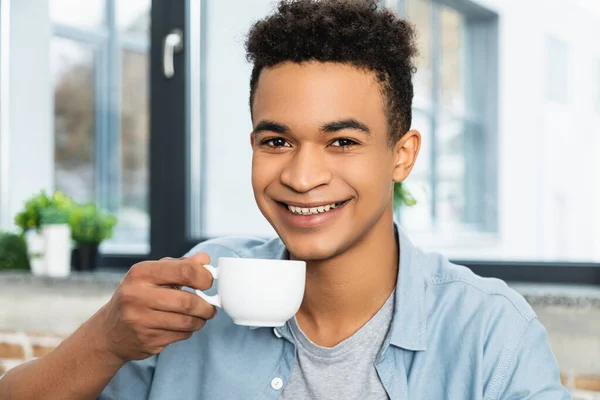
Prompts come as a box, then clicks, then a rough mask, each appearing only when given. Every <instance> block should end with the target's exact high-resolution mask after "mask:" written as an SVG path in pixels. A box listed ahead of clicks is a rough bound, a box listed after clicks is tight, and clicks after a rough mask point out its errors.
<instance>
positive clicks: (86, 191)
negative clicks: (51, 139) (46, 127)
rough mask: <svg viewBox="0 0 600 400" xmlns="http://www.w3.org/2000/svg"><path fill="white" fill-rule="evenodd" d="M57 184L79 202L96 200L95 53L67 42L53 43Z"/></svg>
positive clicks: (57, 186)
mask: <svg viewBox="0 0 600 400" xmlns="http://www.w3.org/2000/svg"><path fill="white" fill-rule="evenodd" d="M51 55H52V58H51V67H52V76H53V82H54V132H55V153H54V154H55V185H56V188H57V189H60V190H63V191H64V192H66V193H69V194H70V195H71V196H73V198H75V199H76V200H77V201H84V202H88V201H92V200H94V199H95V185H94V182H95V175H94V174H95V167H94V158H95V157H94V148H95V146H94V141H95V137H96V135H95V121H96V118H95V107H96V105H95V101H94V98H95V79H94V72H95V68H94V51H93V49H92V48H90V47H89V46H86V45H84V44H80V43H77V42H74V41H72V40H68V39H61V38H54V39H52V44H51Z"/></svg>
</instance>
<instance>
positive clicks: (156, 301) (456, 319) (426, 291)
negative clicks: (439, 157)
mask: <svg viewBox="0 0 600 400" xmlns="http://www.w3.org/2000/svg"><path fill="white" fill-rule="evenodd" d="M247 51H248V58H249V60H250V61H251V62H252V63H253V64H254V69H253V72H252V77H251V82H250V109H251V113H252V122H253V127H254V129H253V131H252V133H251V135H250V142H251V145H252V149H253V161H252V185H253V188H254V195H255V198H256V202H257V204H258V206H259V208H260V210H261V211H262V213H263V214H264V216H265V217H266V218H267V220H268V221H269V222H270V223H271V225H272V226H273V227H274V228H275V230H276V231H277V234H278V238H277V239H274V240H270V241H261V240H254V239H241V238H223V239H217V240H211V241H208V242H205V243H202V244H200V245H198V246H197V247H196V248H195V249H193V250H192V251H191V252H190V253H189V255H188V257H186V258H182V259H164V260H160V261H154V262H143V263H140V264H138V265H135V266H134V267H133V268H132V269H131V270H130V272H129V273H128V274H127V276H126V277H125V279H124V280H123V282H122V284H121V285H120V287H119V288H118V290H117V291H116V292H115V295H114V296H113V298H112V299H111V300H110V302H109V303H108V304H107V305H106V306H105V307H103V308H102V309H101V310H100V311H99V312H98V313H97V314H96V315H94V316H93V317H92V318H91V319H90V320H89V321H88V322H86V323H85V324H84V325H83V326H82V327H81V328H80V329H79V330H78V331H77V332H75V333H74V334H73V335H72V336H71V337H70V338H68V339H67V340H65V342H64V343H63V344H62V345H61V346H59V348H57V349H56V350H55V351H54V352H53V353H51V354H49V355H47V356H45V357H42V358H40V359H37V360H35V361H32V362H30V363H28V364H26V365H23V366H21V367H19V368H16V369H14V370H12V371H10V372H9V373H8V374H6V376H5V378H4V379H3V380H1V381H0V393H2V394H0V398H2V399H29V398H31V399H42V398H60V399H69V398H73V399H84V398H85V399H88V398H89V399H93V398H96V397H98V396H99V398H100V399H146V398H150V399H161V400H162V399H184V398H185V399H224V400H230V399H276V398H279V399H388V398H389V399H486V400H487V399H490V400H491V399H536V400H542V399H552V400H554V399H566V398H570V397H569V394H568V393H567V391H566V390H565V389H564V388H563V387H562V386H561V384H560V379H559V371H558V366H557V363H556V360H555V358H554V356H553V355H552V352H551V350H550V348H549V345H548V342H547V339H546V332H545V330H544V328H543V327H542V325H541V324H540V323H539V321H538V320H537V319H536V317H535V314H534V313H533V311H532V310H531V308H530V307H529V306H528V305H527V303H526V302H525V301H524V299H523V298H522V297H520V296H519V295H517V294H516V293H515V292H513V291H512V290H510V289H509V288H508V287H507V286H506V285H505V284H504V283H502V282H500V281H498V280H491V279H482V278H479V277H477V276H475V275H474V274H472V273H471V272H470V271H469V270H467V269H466V268H463V267H460V266H456V265H452V264H450V263H449V262H448V261H447V260H446V259H445V258H443V257H441V256H440V255H437V254H428V253H424V252H423V251H421V250H419V249H418V248H416V247H415V246H413V244H412V243H411V242H410V240H409V239H408V238H407V237H406V235H405V234H404V233H403V232H402V231H401V230H400V229H399V228H397V227H396V226H395V225H394V221H393V213H392V190H393V184H394V182H401V181H403V180H404V179H405V178H406V177H407V176H408V174H409V172H410V171H411V168H412V167H413V165H414V163H415V160H416V157H417V154H418V152H419V148H420V144H421V137H420V135H419V133H418V132H417V131H414V130H410V126H411V102H412V97H413V87H412V83H411V79H412V74H413V72H414V67H413V57H414V55H415V41H414V33H413V30H412V28H411V26H410V25H409V24H408V23H406V22H405V21H402V20H399V19H397V18H396V17H395V16H393V15H392V14H391V13H390V12H388V11H385V10H381V9H377V8H376V7H375V5H374V3H373V4H371V3H368V2H365V1H342V0H331V1H325V0H324V1H320V2H319V1H314V0H298V1H291V2H290V1H285V2H282V3H281V4H280V5H279V8H278V10H277V11H276V12H275V13H274V14H273V15H272V16H270V17H268V18H267V19H265V20H262V21H260V22H258V23H257V24H256V25H254V27H253V28H252V30H251V31H250V34H249V36H248V41H247ZM221 256H229V257H250V258H292V259H301V260H305V261H306V262H307V281H306V292H305V297H304V300H303V303H302V306H301V308H300V310H299V311H298V313H297V315H296V317H295V318H293V319H292V320H290V321H288V323H287V324H286V325H285V326H284V327H282V328H276V329H271V328H249V327H244V326H237V325H234V324H233V323H232V321H231V320H230V319H229V317H228V316H227V315H226V314H224V313H222V312H219V313H218V314H216V316H215V309H214V308H213V307H211V306H209V305H208V304H207V303H205V302H204V301H203V300H202V299H200V298H199V297H197V296H196V295H194V294H192V293H189V292H187V291H183V290H176V288H174V287H173V285H176V286H188V287H193V288H199V289H207V288H209V287H210V286H211V283H212V280H211V278H210V275H209V274H208V272H206V271H205V270H204V269H203V268H202V266H201V264H206V263H208V262H209V259H212V260H216V259H217V258H218V257H221ZM213 317H214V318H213ZM207 320H210V321H208V322H206V321H207ZM205 322H206V324H205ZM135 360H137V361H135Z"/></svg>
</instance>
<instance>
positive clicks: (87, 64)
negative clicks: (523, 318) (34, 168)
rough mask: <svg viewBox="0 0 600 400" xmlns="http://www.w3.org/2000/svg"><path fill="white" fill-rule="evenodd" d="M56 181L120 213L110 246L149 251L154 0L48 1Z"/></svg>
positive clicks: (68, 190) (82, 197)
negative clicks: (152, 1) (152, 19)
mask: <svg viewBox="0 0 600 400" xmlns="http://www.w3.org/2000/svg"><path fill="white" fill-rule="evenodd" d="M50 16H51V19H52V22H53V26H54V36H53V39H52V41H51V48H50V55H51V66H52V73H53V75H52V76H53V83H54V135H55V187H56V188H57V189H60V190H63V191H65V192H66V193H67V194H69V195H70V196H72V197H73V198H74V199H75V200H77V201H81V202H87V201H96V202H97V203H98V204H99V206H100V207H102V208H105V209H107V210H109V211H111V212H113V213H115V214H117V216H118V218H119V223H118V225H117V227H116V229H115V235H114V238H113V239H112V240H111V241H110V242H108V243H107V247H108V248H109V249H110V252H120V251H121V250H122V251H124V252H127V253H143V252H147V251H148V246H149V225H150V222H149V221H150V219H149V216H148V212H149V211H148V186H149V184H148V181H149V175H148V171H149V166H148V147H149V139H148V137H149V102H148V99H149V90H148V89H149V88H148V87H149V76H148V71H149V65H148V53H149V40H150V38H149V31H148V30H149V20H150V0H135V1H133V0H93V1H92V0H90V1H86V2H81V1H77V0H51V1H50Z"/></svg>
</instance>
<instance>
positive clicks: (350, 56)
mask: <svg viewBox="0 0 600 400" xmlns="http://www.w3.org/2000/svg"><path fill="white" fill-rule="evenodd" d="M246 52H247V59H248V61H249V62H251V63H252V64H253V69H252V75H251V78H250V111H251V112H252V104H253V100H254V93H255V91H256V85H257V83H258V78H259V76H260V72H261V71H262V69H263V68H265V67H267V68H268V67H272V66H275V65H277V64H280V63H283V62H286V61H292V62H296V63H302V62H305V61H312V60H314V61H320V62H337V63H348V64H352V65H354V66H356V67H358V68H364V69H366V70H370V71H373V72H374V73H375V74H376V76H377V78H378V80H379V81H380V83H381V87H382V90H383V91H382V93H383V94H384V96H385V97H386V102H387V110H386V113H387V118H388V126H389V131H390V132H389V137H390V142H391V143H395V142H396V141H397V140H398V139H399V138H400V137H402V135H404V133H405V132H407V131H408V130H409V129H410V126H411V119H412V99H413V84H412V76H413V74H414V72H415V71H416V68H415V65H414V61H413V60H414V57H415V56H416V54H417V48H416V38H415V31H414V29H413V27H412V25H411V24H410V23H409V22H407V21H405V20H402V19H400V18H398V17H397V16H396V15H395V14H394V13H393V12H391V11H389V10H386V9H382V8H378V7H377V2H376V1H370V0H282V1H280V2H279V4H278V6H277V9H276V11H275V13H273V14H272V15H270V16H268V17H267V18H265V19H263V20H260V21H258V22H256V23H255V24H254V25H253V26H252V28H251V29H250V31H249V33H248V37H247V40H246Z"/></svg>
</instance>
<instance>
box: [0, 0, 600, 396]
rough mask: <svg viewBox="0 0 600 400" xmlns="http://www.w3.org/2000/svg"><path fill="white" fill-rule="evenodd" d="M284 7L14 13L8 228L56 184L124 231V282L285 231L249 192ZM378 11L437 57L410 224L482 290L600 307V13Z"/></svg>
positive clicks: (406, 222) (3, 132) (34, 5)
mask: <svg viewBox="0 0 600 400" xmlns="http://www.w3.org/2000/svg"><path fill="white" fill-rule="evenodd" d="M274 4H275V2H274V1H272V0H237V1H216V0H214V1H213V0H204V1H200V0H188V1H185V0H173V1H167V0H152V1H151V0H86V1H81V0H12V1H9V0H0V11H1V12H0V45H1V46H0V227H1V228H2V229H3V230H5V231H15V232H16V231H18V229H17V228H16V226H15V222H14V218H15V215H16V214H17V213H19V212H20V211H21V210H22V209H23V207H24V203H25V201H26V200H27V199H29V198H31V196H32V195H34V194H36V193H38V192H39V191H40V190H42V189H45V190H47V191H48V192H53V191H54V190H59V191H61V192H64V193H65V194H66V195H67V196H69V197H70V198H72V199H73V200H74V201H76V202H81V203H88V202H93V203H94V204H96V205H97V206H98V208H100V209H102V210H105V211H106V212H107V213H109V214H111V215H114V216H115V217H116V218H117V223H116V225H115V226H114V232H113V235H112V237H111V238H110V239H108V240H103V241H102V243H101V246H100V259H99V260H100V268H101V269H102V268H104V269H110V270H117V271H125V270H126V269H127V268H128V267H129V266H130V265H132V263H134V262H135V261H139V260H142V259H146V258H148V257H152V258H155V257H162V256H167V255H169V256H179V255H181V254H183V253H184V252H186V251H187V250H189V248H191V247H192V246H193V244H195V243H197V242H198V241H200V240H203V239H206V238H211V237H215V236H222V235H251V236H259V237H267V236H273V235H274V231H273V230H272V228H271V227H270V226H269V225H268V223H267V222H266V220H265V219H264V218H263V217H262V215H261V214H260V212H259V211H258V208H257V207H256V205H255V202H254V199H253V195H252V190H251V185H250V161H251V149H250V145H249V140H248V135H249V132H250V131H251V121H250V116H249V109H248V94H249V76H250V70H251V66H250V65H249V64H248V63H247V62H246V60H245V52H244V48H243V44H244V40H245V34H246V32H247V30H248V28H249V27H250V25H251V24H252V23H253V22H254V21H255V20H257V19H259V18H262V17H264V16H265V15H266V14H268V13H269V12H270V11H271V10H272V8H273V6H274ZM380 4H381V6H385V7H389V8H391V9H393V10H394V11H395V12H397V13H398V14H399V15H400V16H402V17H404V18H406V19H408V20H409V21H411V22H413V23H414V24H415V27H416V29H417V32H418V44H419V50H420V56H419V58H418V62H417V68H418V71H417V73H416V75H415V80H414V82H415V101H414V107H413V113H414V114H413V128H414V129H418V130H419V131H421V133H422V135H423V147H422V149H421V154H420V155H419V159H418V161H417V164H416V166H415V169H414V171H413V173H412V175H411V176H410V178H409V179H408V180H407V181H406V182H405V183H404V186H403V188H404V189H406V190H408V192H409V193H410V194H411V195H412V197H414V199H415V200H416V204H415V205H412V206H410V205H407V204H402V203H400V206H399V207H398V209H397V210H396V218H397V220H398V222H399V223H400V224H401V225H402V226H403V227H404V228H405V229H406V230H407V232H408V233H409V235H410V236H411V237H412V238H413V240H414V241H415V242H416V244H418V245H420V246H422V247H424V248H426V249H429V250H436V251H440V252H442V253H444V254H446V255H448V256H449V257H450V258H451V259H453V260H456V261H460V262H462V263H463V264H466V265H468V266H470V267H471V268H473V269H474V270H475V271H476V272H478V273H481V274H482V275H486V276H497V277H500V278H502V279H505V280H508V281H511V282H513V281H514V282H529V283H535V284H536V285H537V284H550V283H552V284H567V283H568V284H571V285H572V286H570V287H569V290H572V289H573V288H574V287H575V289H577V288H578V289H582V288H585V289H586V290H587V289H590V288H591V287H592V289H594V288H595V290H596V292H594V291H593V290H592V289H590V290H592V291H591V292H586V293H588V294H586V295H585V296H584V295H580V294H578V295H573V296H571V297H569V296H566V297H565V296H563V297H560V296H559V298H560V299H562V300H552V299H556V296H555V297H550V298H551V300H548V298H546V297H541V300H539V301H540V302H541V303H540V304H542V303H543V302H546V303H548V302H550V303H552V302H553V301H557V302H558V303H560V302H561V301H562V302H565V301H566V302H567V303H568V302H569V301H570V300H568V298H571V299H572V298H575V299H576V300H573V301H574V303H573V304H576V305H577V304H578V305H580V306H581V305H582V304H584V305H585V307H586V310H588V311H589V310H590V309H591V310H592V311H593V312H598V310H600V306H599V305H600V296H598V293H597V285H599V284H600V42H599V41H598V38H600V1H598V0H544V1H542V0H386V1H381V2H380ZM169 35H170V36H169ZM179 41H180V42H181V43H180V46H177V45H176V44H177V43H178V42H179ZM171 62H172V63H173V67H174V70H173V74H170V72H171V71H169V68H168V67H169V64H170V63H171ZM536 287H542V286H536ZM544 287H547V286H544ZM523 290H524V293H525V292H527V290H532V289H531V287H530V288H529V289H523ZM557 290H558V289H557ZM527 293H529V292H527ZM574 293H575V292H574ZM576 293H580V292H576ZM589 293H592V294H589ZM586 296H587V297H586ZM565 298H567V300H564V299H565ZM581 298H585V299H587V300H586V301H587V302H586V301H583V303H582V300H580V299H581ZM529 299H530V298H528V300H529ZM532 299H533V297H532ZM578 299H579V300H578ZM590 299H591V300H590ZM544 304H545V303H544ZM552 304H554V303H552ZM590 304H591V305H590ZM594 307H596V308H594ZM542 312H544V311H542ZM577 312H579V311H577ZM573 313H575V311H573V310H571V311H570V314H569V313H567V314H565V315H574V314H573ZM585 315H586V316H585V319H587V320H588V325H586V327H587V328H590V327H592V325H590V324H595V325H593V329H597V332H600V327H599V324H600V322H598V319H596V320H595V322H594V321H590V320H589V318H592V319H594V318H597V317H598V316H600V314H593V315H592V314H585ZM590 315H591V316H590ZM582 318H584V317H582ZM557 321H558V320H557ZM549 323H550V324H551V322H549ZM556 324H557V326H564V325H565V320H564V319H563V320H560V322H557V323H556ZM574 324H575V323H574ZM573 326H575V325H573ZM557 329H558V328H557ZM590 329H591V328H590ZM594 332H596V331H594ZM595 334H596V333H594V335H595ZM590 335H591V334H590ZM589 337H590V338H591V339H590V341H588V342H586V343H588V345H587V346H592V348H590V347H587V349H588V352H587V354H588V355H589V354H596V356H597V357H596V358H600V344H599V343H598V342H597V341H594V340H593V337H594V336H593V335H591V336H589ZM596 338H597V336H596ZM568 340H569V341H570V342H569V343H573V342H575V341H577V340H576V339H574V337H573V336H571V337H570V339H568ZM553 343H554V342H553ZM594 346H595V347H594ZM567 353H568V352H567ZM582 354H585V351H583V353H582ZM565 357H567V356H565ZM584 358H585V356H584ZM563 365H565V364H563ZM569 368H571V367H569ZM590 368H591V367H590ZM594 368H598V370H597V371H595V372H598V371H600V367H598V366H597V365H596V366H595V367H594ZM592 369H593V368H592ZM595 372H594V373H595ZM599 376H600V375H599ZM598 382H600V380H599V381H598ZM598 388H599V389H598V390H600V383H598Z"/></svg>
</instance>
